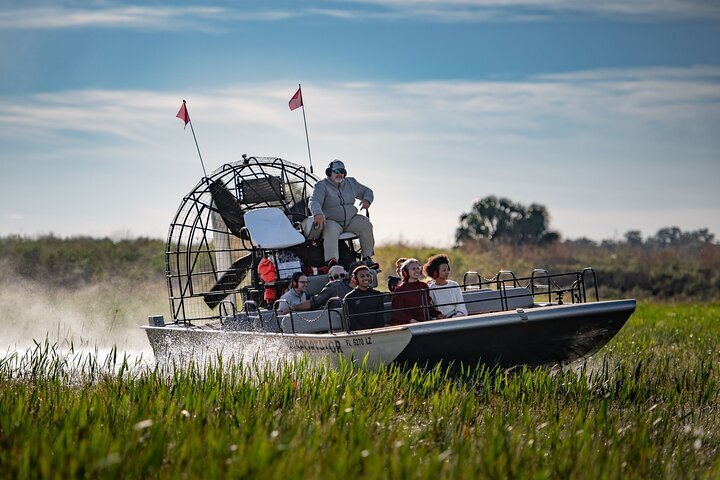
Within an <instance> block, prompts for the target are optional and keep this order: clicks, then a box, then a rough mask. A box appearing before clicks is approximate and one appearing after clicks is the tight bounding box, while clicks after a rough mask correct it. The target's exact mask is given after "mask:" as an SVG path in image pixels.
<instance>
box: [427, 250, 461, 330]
mask: <svg viewBox="0 0 720 480" xmlns="http://www.w3.org/2000/svg"><path fill="white" fill-rule="evenodd" d="M423 270H424V271H425V275H427V276H428V277H430V278H431V279H432V280H430V282H429V283H428V286H429V287H430V298H431V299H432V302H433V305H435V308H437V309H438V310H440V312H442V314H443V315H445V317H447V318H452V317H462V316H465V315H467V314H468V313H467V308H465V303H464V300H463V296H462V291H461V290H460V286H459V285H458V284H457V282H454V281H452V280H449V278H450V259H449V258H448V257H447V255H443V254H441V253H440V254H437V255H433V256H432V257H430V258H428V260H427V262H425V265H424V266H423Z"/></svg>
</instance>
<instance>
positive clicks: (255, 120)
mask: <svg viewBox="0 0 720 480" xmlns="http://www.w3.org/2000/svg"><path fill="white" fill-rule="evenodd" d="M717 45H720V5H719V4H718V3H717V2H713V1H702V0H701V1H676V0H640V1H631V2H628V1H608V2H594V1H586V0H580V1H578V0H573V1H571V0H524V1H515V0H503V1H501V0H477V1H473V0H415V1H405V0H390V1H382V2H381V1H362V0H358V1H351V0H348V1H324V2H316V1H296V2H227V1H217V2H203V3H191V2H163V1H156V2H148V3H140V2H114V1H86V2H72V1H55V2H41V1H30V2H27V1H23V2H19V1H2V0H0V106H1V108H0V145H1V146H2V150H1V151H2V153H0V192H2V193H0V195H2V202H0V235H7V234H12V233H20V234H25V235H35V234H41V233H49V232H53V233H55V234H58V235H63V236H66V235H78V234H88V235H95V236H105V235H110V236H114V237H122V236H127V235H150V236H154V237H164V236H165V234H166V232H167V227H168V223H169V221H170V220H171V218H172V216H173V215H174V213H175V211H176V209H177V207H178V206H179V204H180V201H181V199H182V197H183V196H184V195H185V194H186V193H188V191H189V190H190V189H191V188H192V187H193V186H194V185H195V183H196V182H197V181H198V180H199V178H200V176H201V174H202V170H201V168H200V165H199V161H198V159H197V154H196V152H195V145H194V143H193V140H192V135H191V134H190V131H189V129H188V130H185V131H184V130H183V129H182V123H181V122H180V121H179V120H178V119H176V118H175V117H174V116H175V113H176V112H177V110H178V108H179V106H180V104H181V101H182V99H183V98H185V99H187V101H188V105H189V110H190V115H191V118H192V120H193V124H194V126H195V130H196V133H197V136H198V141H199V143H200V147H201V149H202V152H203V157H204V159H205V163H206V165H207V167H208V169H209V170H213V169H214V168H216V167H218V166H220V165H221V164H222V163H225V162H229V161H234V160H237V159H239V158H240V156H241V154H243V153H248V154H252V155H267V156H280V157H283V158H286V159H288V160H291V161H295V162H297V163H302V164H307V150H306V145H305V135H304V129H303V125H302V118H301V117H302V114H301V113H300V111H294V112H290V111H289V110H288V108H287V101H288V100H289V98H290V96H291V95H292V94H293V93H294V91H295V90H296V88H297V84H298V83H302V84H303V92H304V97H305V104H306V114H307V119H308V130H309V134H310V144H311V148H312V153H313V163H314V164H315V166H316V171H317V170H319V171H321V170H322V169H323V167H324V165H325V164H327V163H328V162H329V161H330V160H331V159H333V158H340V159H343V160H344V161H345V162H346V164H347V165H348V168H349V170H350V172H351V175H353V176H355V177H356V178H358V179H359V180H360V181H362V182H363V183H366V184H368V185H369V186H371V187H372V188H373V189H374V190H375V193H376V202H375V205H374V206H373V208H372V209H371V213H372V219H373V223H374V224H375V231H376V237H377V238H378V239H379V240H380V241H393V240H397V239H400V238H402V239H404V240H408V241H416V242H424V243H437V244H440V245H449V244H450V243H451V241H452V238H453V233H454V229H455V228H456V227H457V224H458V217H459V215H460V214H461V213H462V212H465V211H467V210H468V209H469V208H470V207H471V205H472V202H473V201H474V200H476V199H478V198H481V197H484V196H486V195H489V194H495V195H498V196H506V197H509V198H510V199H512V200H515V201H519V202H522V203H525V204H529V203H532V202H537V203H541V204H543V205H545V206H546V207H547V208H548V210H549V212H550V215H551V226H552V227H553V228H555V229H557V230H559V231H560V232H561V234H562V235H563V236H564V237H565V238H578V237H582V236H585V237H589V238H593V239H603V238H621V237H622V234H623V233H624V232H626V231H627V230H630V229H639V230H641V231H642V232H643V234H644V235H646V236H648V235H652V234H654V233H655V232H656V231H657V230H658V229H659V228H661V227H665V226H672V225H677V226H679V227H681V228H682V229H683V230H694V229H697V228H704V227H707V228H710V230H711V231H712V232H714V233H716V234H720V193H718V188H717V184H718V179H720V49H718V48H717Z"/></svg>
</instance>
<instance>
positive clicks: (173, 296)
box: [165, 155, 318, 324]
mask: <svg viewBox="0 0 720 480" xmlns="http://www.w3.org/2000/svg"><path fill="white" fill-rule="evenodd" d="M317 180H318V179H317V177H315V176H314V175H313V174H311V173H309V172H308V171H307V170H306V169H305V167H302V166H300V165H297V164H294V163H291V162H288V161H286V160H283V159H281V158H273V157H248V156H246V155H243V156H242V160H239V161H237V162H233V163H227V164H224V165H222V166H221V167H219V168H218V169H217V170H215V171H214V172H212V173H211V174H210V175H209V176H208V177H206V178H203V179H202V180H200V182H199V183H198V184H197V185H196V186H195V187H194V188H193V189H192V190H191V191H190V193H188V194H187V195H186V196H185V197H184V198H183V200H182V203H181V204H180V207H179V208H178V210H177V213H176V214H175V217H174V218H173V220H172V222H171V223H170V228H169V231H168V238H167V243H166V250H165V265H166V278H167V288H168V299H169V301H170V311H171V314H172V318H173V321H174V322H175V323H182V324H193V323H198V322H199V323H203V322H207V321H211V320H216V319H221V318H222V315H223V312H226V311H228V310H231V311H234V309H235V307H234V306H237V305H238V304H243V303H244V301H245V300H246V299H247V298H248V294H250V293H252V290H253V289H257V285H258V279H257V271H256V269H257V263H258V261H259V258H258V257H260V258H261V254H259V252H257V251H255V250H256V249H255V248H254V247H252V244H251V242H246V241H243V240H248V238H243V236H247V231H246V230H245V229H244V228H243V227H244V219H243V214H244V213H245V212H247V211H249V210H252V209H256V208H263V207H275V208H279V209H281V210H282V211H283V213H284V214H285V215H286V216H287V217H288V219H290V220H291V222H300V221H302V220H303V219H304V218H306V217H307V216H309V214H310V212H309V208H308V201H309V198H310V195H311V194H312V188H313V186H314V185H315V183H316V182H317ZM229 304H232V305H233V306H232V307H230V306H229Z"/></svg>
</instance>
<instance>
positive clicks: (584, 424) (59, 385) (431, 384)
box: [0, 303, 720, 479]
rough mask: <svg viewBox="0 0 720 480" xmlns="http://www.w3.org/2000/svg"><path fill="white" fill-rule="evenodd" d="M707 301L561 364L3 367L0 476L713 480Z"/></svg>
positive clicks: (649, 312) (713, 312) (715, 307)
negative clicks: (505, 367) (554, 367)
mask: <svg viewBox="0 0 720 480" xmlns="http://www.w3.org/2000/svg"><path fill="white" fill-rule="evenodd" d="M719 315H720V304H712V305H708V306H698V305H684V306H671V305H657V304H647V303H641V304H640V305H639V308H638V311H637V312H636V314H635V315H634V316H633V317H632V318H631V320H630V322H629V323H628V325H627V326H626V327H625V328H624V329H623V330H622V331H621V332H620V334H619V335H618V336H617V337H616V338H615V339H614V340H613V341H612V342H611V343H610V344H609V345H608V346H607V347H606V348H604V349H603V350H602V354H601V356H598V357H596V358H593V359H590V360H588V361H587V362H586V363H584V364H582V365H578V366H575V367H574V368H572V369H571V368H568V369H565V370H562V371H549V370H546V369H535V370H527V369H516V370H514V371H501V370H494V369H490V368H488V367H484V366H480V367H478V368H472V369H466V370H464V371H463V372H462V373H458V372H457V371H454V372H451V371H448V370H446V369H445V368H443V367H437V368H434V369H432V370H430V371H423V370H420V369H417V368H412V369H400V368H397V367H390V368H386V369H378V370H370V369H366V368H352V367H350V366H348V365H342V366H340V367H339V368H336V369H327V368H316V367H313V366H311V365H309V364H308V363H307V362H303V361H300V362H297V363H294V364H288V363H283V362H279V363H277V364H265V363H263V362H260V361H255V362H252V363H249V364H235V363H233V362H231V361H228V359H222V358H214V359H211V360H210V361H207V362H205V363H203V362H199V363H193V362H190V363H189V364H185V365H184V366H182V367H180V366H169V367H159V366H153V364H152V363H150V365H146V364H145V362H144V361H142V360H141V361H137V362H134V361H131V360H129V359H127V358H123V357H121V356H118V355H117V354H116V353H115V352H113V353H111V354H110V355H109V356H108V357H107V358H105V359H103V358H97V357H94V356H92V355H90V356H88V355H77V356H75V355H74V354H72V352H71V353H70V354H66V355H62V354H60V353H58V352H56V351H54V350H53V349H52V348H50V347H49V346H48V345H38V346H37V348H36V349H35V350H34V351H29V352H27V353H25V354H22V353H19V354H13V355H10V356H6V357H5V358H3V359H1V360H0V410H1V411H2V412H3V415H2V416H1V418H0V465H2V467H3V468H2V473H0V477H5V478H50V477H52V478H118V477H120V478H128V477H130V478H132V477H141V476H148V475H150V476H153V477H162V478H180V477H203V478H219V477H228V478H247V477H252V478H409V477H412V478H427V479H431V478H432V479H436V478H593V479H596V478H672V479H678V478H717V477H718V475H720V456H719V455H718V453H720V436H719V435H718V432H720V415H718V407H719V406H720V405H719V404H718V400H719V393H718V392H719V389H718V385H719V384H720V376H719V375H718V363H717V360H716V359H717V358H718V355H719V354H720V349H719V348H718V345H720V324H719V323H718V321H717V318H718V316H719Z"/></svg>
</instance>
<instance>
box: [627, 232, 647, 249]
mask: <svg viewBox="0 0 720 480" xmlns="http://www.w3.org/2000/svg"><path fill="white" fill-rule="evenodd" d="M624 236H625V242H626V243H627V244H628V245H632V246H639V245H642V243H643V239H642V232H640V230H628V231H627V232H625V235H624Z"/></svg>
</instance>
